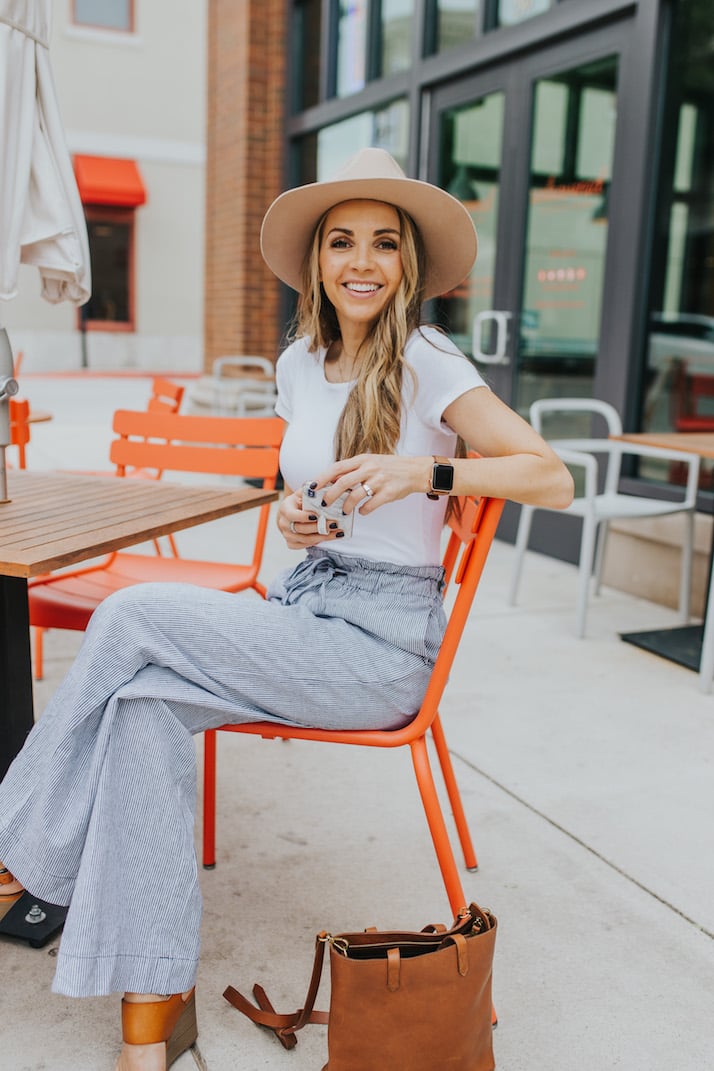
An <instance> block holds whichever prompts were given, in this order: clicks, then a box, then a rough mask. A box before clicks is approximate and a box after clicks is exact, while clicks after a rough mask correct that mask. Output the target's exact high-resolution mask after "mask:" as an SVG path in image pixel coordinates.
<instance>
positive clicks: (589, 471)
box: [549, 439, 607, 502]
mask: <svg viewBox="0 0 714 1071" xmlns="http://www.w3.org/2000/svg"><path fill="white" fill-rule="evenodd" d="M598 441H599V440H598ZM603 441H604V442H607V440H606V439H605V440H603ZM549 446H552V448H553V450H554V451H555V453H556V454H557V455H558V457H559V458H560V460H561V461H564V462H565V464H566V465H576V466H578V467H580V468H583V469H585V496H584V497H585V498H588V499H590V500H591V501H593V502H594V501H595V496H596V495H597V478H598V463H597V461H596V459H595V458H594V457H593V456H592V454H588V453H585V452H584V451H580V450H573V449H571V448H570V447H568V446H563V445H561V443H560V442H550V443H549Z"/></svg>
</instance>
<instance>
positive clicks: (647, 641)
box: [613, 431, 714, 692]
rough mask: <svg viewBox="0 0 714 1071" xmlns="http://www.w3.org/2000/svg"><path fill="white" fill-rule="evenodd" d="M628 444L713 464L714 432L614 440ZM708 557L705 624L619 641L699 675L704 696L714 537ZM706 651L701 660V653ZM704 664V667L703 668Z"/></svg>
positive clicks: (713, 617)
mask: <svg viewBox="0 0 714 1071" xmlns="http://www.w3.org/2000/svg"><path fill="white" fill-rule="evenodd" d="M613 437H614V438H617V439H622V440H623V442H628V443H644V444H645V445H647V446H663V447H666V448H667V449H669V450H684V451H686V452H687V453H690V454H699V456H700V457H703V458H708V459H711V460H714V432H709V431H661V432H660V431H643V432H631V433H628V434H624V435H617V436H613ZM712 537H713V538H712V547H711V551H710V555H709V576H708V579H707V592H706V600H705V604H704V623H703V624H701V625H680V626H679V627H675V628H668V629H651V630H649V631H646V632H625V633H623V634H622V639H623V640H625V641H626V642H627V643H632V644H634V645H635V646H636V647H642V648H643V649H644V650H646V651H651V652H652V653H653V654H658V655H661V656H662V657H663V658H669V659H670V660H671V661H673V662H677V663H678V664H679V665H681V666H686V667H687V669H693V670H694V671H695V672H697V671H698V672H699V686H700V688H701V690H702V691H703V692H709V691H711V686H712V667H711V665H709V664H708V663H709V662H711V658H707V656H706V650H707V649H708V648H709V647H711V646H714V645H713V644H712V643H709V642H707V644H706V645H704V646H703V640H704V636H705V634H707V633H710V632H711V631H712V630H714V607H713V603H714V599H713V597H712V564H713V563H714V533H712ZM703 650H704V651H705V655H704V658H702V651H703ZM705 663H707V664H705Z"/></svg>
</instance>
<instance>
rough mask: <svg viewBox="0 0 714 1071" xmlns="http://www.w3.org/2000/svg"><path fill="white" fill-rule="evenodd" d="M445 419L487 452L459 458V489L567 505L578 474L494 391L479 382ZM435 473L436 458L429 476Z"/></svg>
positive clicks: (537, 503)
mask: <svg viewBox="0 0 714 1071" xmlns="http://www.w3.org/2000/svg"><path fill="white" fill-rule="evenodd" d="M444 420H446V422H447V423H448V424H449V426H450V427H452V428H453V429H454V431H456V432H457V433H458V434H459V435H460V436H461V438H462V439H464V440H465V441H466V442H467V443H468V444H469V446H470V447H471V448H472V449H474V450H476V451H477V452H478V453H479V454H481V455H482V456H481V457H480V458H478V459H469V458H467V459H464V460H461V459H456V460H455V461H454V493H455V494H457V495H464V494H466V495H489V496H492V497H495V498H510V499H512V500H513V501H514V502H524V503H527V504H528V505H532V506H549V507H550V508H552V509H564V508H565V507H566V506H568V505H570V503H571V502H572V500H573V479H572V476H571V475H570V473H569V471H568V469H567V468H566V467H565V465H564V464H563V462H562V461H561V460H560V458H559V457H558V455H557V454H556V453H555V452H554V451H553V450H552V449H551V447H550V446H548V444H547V443H546V442H545V440H544V439H542V438H541V436H540V435H539V434H538V432H536V431H534V430H533V428H532V427H531V426H530V424H528V423H527V422H526V421H525V420H523V419H522V418H521V417H520V416H519V415H518V414H517V413H515V412H514V411H513V410H512V409H510V408H509V407H508V406H507V405H505V404H504V403H503V402H502V401H501V400H500V398H498V397H497V396H496V395H495V394H494V393H493V392H492V391H490V390H488V389H484V388H483V387H476V388H474V389H473V390H470V391H467V393H466V394H462V395H461V397H460V398H457V399H456V401H455V402H452V403H451V405H450V406H449V407H448V408H447V409H446V411H445V413H444ZM430 473H431V463H430V464H429V467H428V471H427V477H426V478H427V480H428V478H429V475H430Z"/></svg>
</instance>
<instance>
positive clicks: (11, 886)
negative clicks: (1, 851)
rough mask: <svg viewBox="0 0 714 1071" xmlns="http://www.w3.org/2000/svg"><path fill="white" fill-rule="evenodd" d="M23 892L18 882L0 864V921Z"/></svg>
mask: <svg viewBox="0 0 714 1071" xmlns="http://www.w3.org/2000/svg"><path fill="white" fill-rule="evenodd" d="M24 891H25V890H24V888H23V886H22V885H21V884H20V882H19V881H17V879H16V878H15V877H14V876H13V875H12V874H11V873H10V871H9V870H8V869H7V867H6V866H3V864H2V863H0V919H4V918H5V916H6V915H7V913H8V911H9V910H10V909H11V908H12V907H13V905H14V904H15V903H16V902H17V901H18V900H19V899H20V897H21V896H22V894H23V893H24Z"/></svg>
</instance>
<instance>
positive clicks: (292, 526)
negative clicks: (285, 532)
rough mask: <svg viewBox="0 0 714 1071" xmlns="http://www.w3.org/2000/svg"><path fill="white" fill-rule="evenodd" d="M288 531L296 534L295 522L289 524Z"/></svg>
mask: <svg viewBox="0 0 714 1071" xmlns="http://www.w3.org/2000/svg"><path fill="white" fill-rule="evenodd" d="M290 531H291V532H292V533H293V535H297V534H298V531H297V528H296V527H295V521H291V522H290Z"/></svg>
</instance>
